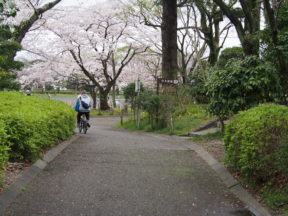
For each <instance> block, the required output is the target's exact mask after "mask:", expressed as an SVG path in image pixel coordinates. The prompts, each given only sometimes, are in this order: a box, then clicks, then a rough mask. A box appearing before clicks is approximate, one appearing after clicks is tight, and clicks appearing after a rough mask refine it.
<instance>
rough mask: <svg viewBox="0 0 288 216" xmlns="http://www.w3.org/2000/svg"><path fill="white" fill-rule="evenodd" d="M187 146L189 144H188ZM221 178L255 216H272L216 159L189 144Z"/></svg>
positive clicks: (200, 148)
mask: <svg viewBox="0 0 288 216" xmlns="http://www.w3.org/2000/svg"><path fill="white" fill-rule="evenodd" d="M186 144H187V143H186ZM188 148H189V149H190V150H193V151H195V152H196V153H197V154H198V155H199V156H200V157H201V158H202V159H203V160H204V161H205V162H206V163H207V164H208V165H209V166H210V167H211V168H212V169H213V170H214V171H215V172H216V173H217V175H218V176H219V177H220V178H221V180H222V181H223V182H224V184H225V185H226V186H227V187H228V188H229V189H230V191H231V192H232V193H233V194H234V195H235V196H236V197H238V198H239V199H240V200H241V201H242V202H243V203H244V204H245V205H246V208H248V209H249V210H250V211H251V212H252V213H253V214H254V215H255V216H272V215H271V214H270V213H269V212H268V211H267V210H266V209H265V208H264V207H263V206H262V205H261V204H260V203H259V202H258V201H257V200H256V199H255V198H254V197H252V195H251V194H249V193H248V192H247V191H246V190H245V189H244V188H243V187H242V186H241V184H240V183H239V182H238V181H237V180H236V179H235V178H234V177H233V176H232V175H231V174H230V172H229V171H228V170H227V169H226V167H225V166H224V165H223V164H221V163H219V162H218V161H217V160H216V159H214V158H213V157H212V156H211V154H210V153H208V152H207V151H206V150H205V149H204V148H202V147H201V146H198V145H196V144H193V143H189V144H188Z"/></svg>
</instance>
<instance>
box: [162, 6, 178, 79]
mask: <svg viewBox="0 0 288 216" xmlns="http://www.w3.org/2000/svg"><path fill="white" fill-rule="evenodd" d="M162 6H163V13H162V24H161V35H162V76H163V78H167V79H176V78H177V72H178V64H177V0H163V1H162Z"/></svg>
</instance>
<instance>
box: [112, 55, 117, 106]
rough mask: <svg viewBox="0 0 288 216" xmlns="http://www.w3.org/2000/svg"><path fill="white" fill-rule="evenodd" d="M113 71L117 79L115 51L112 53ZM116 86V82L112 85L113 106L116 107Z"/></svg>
mask: <svg viewBox="0 0 288 216" xmlns="http://www.w3.org/2000/svg"><path fill="white" fill-rule="evenodd" d="M112 72H113V79H115V76H116V64H115V57H114V53H112ZM115 87H116V83H114V84H113V86H112V106H113V108H115V107H116V93H115Z"/></svg>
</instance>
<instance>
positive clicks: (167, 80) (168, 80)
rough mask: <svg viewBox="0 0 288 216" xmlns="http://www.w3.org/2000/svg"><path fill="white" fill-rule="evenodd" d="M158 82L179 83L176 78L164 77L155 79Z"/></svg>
mask: <svg viewBox="0 0 288 216" xmlns="http://www.w3.org/2000/svg"><path fill="white" fill-rule="evenodd" d="M157 81H158V83H159V84H170V85H177V84H178V83H179V81H178V80H175V79H165V78H158V79H157Z"/></svg>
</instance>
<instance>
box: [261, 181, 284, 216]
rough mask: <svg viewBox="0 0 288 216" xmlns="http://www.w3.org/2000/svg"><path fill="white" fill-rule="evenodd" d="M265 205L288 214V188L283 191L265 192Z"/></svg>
mask: <svg viewBox="0 0 288 216" xmlns="http://www.w3.org/2000/svg"><path fill="white" fill-rule="evenodd" d="M262 196H263V198H264V200H265V203H266V205H267V206H269V207H270V208H271V209H273V210H276V211H277V212H278V213H281V214H287V213H288V186H286V187H284V188H283V189H274V190H266V191H265V190H264V192H263V194H262Z"/></svg>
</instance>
